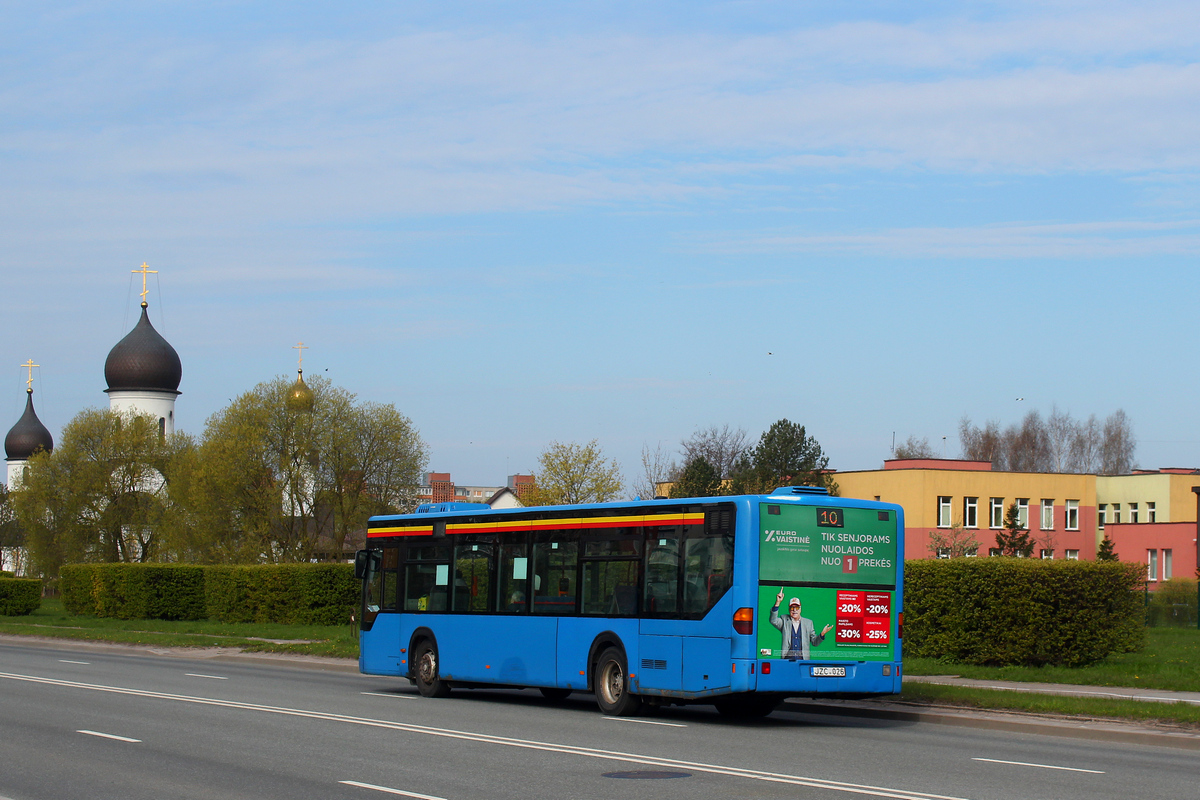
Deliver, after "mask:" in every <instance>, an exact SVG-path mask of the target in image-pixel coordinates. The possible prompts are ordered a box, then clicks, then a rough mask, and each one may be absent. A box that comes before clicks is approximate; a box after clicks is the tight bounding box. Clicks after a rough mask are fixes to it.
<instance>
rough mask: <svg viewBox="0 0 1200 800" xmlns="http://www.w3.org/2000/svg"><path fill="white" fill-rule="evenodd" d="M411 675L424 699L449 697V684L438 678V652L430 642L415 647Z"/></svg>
mask: <svg viewBox="0 0 1200 800" xmlns="http://www.w3.org/2000/svg"><path fill="white" fill-rule="evenodd" d="M413 674H414V675H415V676H416V679H417V691H418V692H420V693H421V694H422V695H424V696H425V697H447V696H449V694H450V684H448V683H446V682H445V681H444V680H442V679H441V678H440V677H439V676H438V652H437V647H436V646H434V645H433V643H432V642H421V643H420V644H419V645H417V652H416V657H415V658H413Z"/></svg>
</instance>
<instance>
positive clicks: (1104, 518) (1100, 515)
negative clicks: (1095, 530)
mask: <svg viewBox="0 0 1200 800" xmlns="http://www.w3.org/2000/svg"><path fill="white" fill-rule="evenodd" d="M1106 522H1108V503H1101V504H1100V505H1098V506H1096V525H1097V527H1099V528H1100V530H1104V523H1106Z"/></svg>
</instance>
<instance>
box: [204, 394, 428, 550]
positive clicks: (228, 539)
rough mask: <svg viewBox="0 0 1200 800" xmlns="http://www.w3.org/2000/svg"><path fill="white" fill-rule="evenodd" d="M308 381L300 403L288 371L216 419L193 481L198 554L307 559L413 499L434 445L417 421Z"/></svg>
mask: <svg viewBox="0 0 1200 800" xmlns="http://www.w3.org/2000/svg"><path fill="white" fill-rule="evenodd" d="M301 386H302V385H301ZM307 388H308V390H310V391H311V398H310V400H311V402H306V403H299V404H298V403H296V402H295V401H294V396H295V390H296V389H297V383H296V382H292V381H290V380H289V379H288V378H286V377H282V376H281V377H278V378H275V379H274V380H272V381H268V382H265V383H261V384H259V385H258V386H256V387H255V388H254V389H253V390H251V391H249V392H246V393H245V394H243V395H242V396H240V397H239V398H237V399H236V400H235V401H234V402H233V403H232V404H231V405H229V406H227V407H226V408H225V409H223V410H222V411H220V412H218V413H217V414H215V415H214V416H213V417H212V418H211V419H209V421H208V424H207V425H206V427H205V431H204V435H203V437H202V438H201V442H200V446H199V448H198V451H197V457H196V460H195V461H196V463H195V469H194V473H193V474H192V476H191V480H190V481H189V486H188V489H189V491H188V499H189V503H188V507H189V511H190V513H191V516H192V525H191V528H190V530H191V536H190V538H189V539H188V541H187V542H186V544H185V546H183V547H182V548H181V549H182V550H183V551H184V552H186V554H187V557H189V558H190V559H191V560H196V561H201V562H216V563H236V562H243V563H257V562H260V561H269V562H286V561H307V560H309V559H311V558H312V557H313V556H314V555H315V554H316V553H317V552H318V550H322V551H328V552H333V553H340V552H342V550H343V549H344V546H345V541H346V537H347V535H348V534H349V533H350V532H352V531H356V530H361V529H362V528H364V527H365V525H366V520H367V517H368V516H370V515H371V514H378V513H397V512H401V511H406V510H411V509H412V508H413V507H414V506H415V503H416V490H417V487H418V486H419V484H420V479H421V473H422V472H423V471H424V469H425V465H426V463H427V454H426V448H425V444H424V442H422V441H421V438H420V435H419V434H418V433H417V430H416V428H414V427H413V425H412V422H411V421H410V420H409V419H408V418H407V417H405V416H404V415H403V414H401V413H400V412H399V411H397V410H396V408H395V407H394V406H392V405H389V404H375V403H362V404H360V403H356V402H355V400H356V398H355V396H354V395H353V394H352V393H350V392H348V391H346V390H345V389H342V388H340V387H335V386H333V385H332V384H331V383H330V382H329V381H328V380H325V379H323V378H320V377H317V378H314V379H311V380H310V383H309V386H308V387H307Z"/></svg>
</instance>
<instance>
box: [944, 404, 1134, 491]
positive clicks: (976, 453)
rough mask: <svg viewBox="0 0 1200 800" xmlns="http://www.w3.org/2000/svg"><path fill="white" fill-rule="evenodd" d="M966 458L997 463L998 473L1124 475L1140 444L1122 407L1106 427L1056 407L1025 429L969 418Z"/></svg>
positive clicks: (964, 432) (1024, 423)
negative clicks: (974, 422)
mask: <svg viewBox="0 0 1200 800" xmlns="http://www.w3.org/2000/svg"><path fill="white" fill-rule="evenodd" d="M958 438H959V443H960V445H961V447H962V454H963V458H966V459H970V460H976V461H991V462H992V469H994V470H996V471H998V472H1000V471H1008V472H1071V473H1077V474H1089V473H1098V474H1101V475H1120V474H1123V473H1127V472H1129V471H1130V470H1132V469H1133V463H1134V462H1133V454H1134V452H1135V451H1136V450H1137V442H1136V440H1135V438H1134V435H1133V425H1132V423H1131V422H1130V420H1129V418H1128V417H1127V416H1126V414H1125V412H1124V411H1122V410H1120V409H1118V410H1117V411H1115V412H1113V413H1112V414H1111V415H1110V416H1109V417H1108V418H1107V419H1106V420H1105V421H1104V425H1103V427H1102V426H1101V425H1100V423H1099V422H1097V421H1096V417H1095V415H1094V414H1093V415H1092V416H1090V417H1089V418H1088V419H1087V420H1086V421H1079V422H1077V421H1075V420H1074V419H1073V418H1072V417H1071V415H1070V414H1068V413H1066V412H1063V411H1059V410H1058V407H1057V406H1055V407H1054V408H1053V409H1052V411H1051V412H1050V417H1049V418H1048V419H1047V420H1043V419H1042V417H1041V415H1040V414H1039V413H1038V412H1037V411H1030V412H1029V413H1027V414H1026V415H1025V417H1024V418H1023V419H1022V420H1021V424H1020V425H1010V426H1009V427H1008V428H1005V429H1004V430H1001V429H1000V425H999V423H997V422H994V421H989V422H988V423H987V425H986V426H985V427H983V428H979V427H977V426H975V425H972V424H971V421H970V419H968V418H967V417H963V418H962V420H961V421H960V422H959V428H958Z"/></svg>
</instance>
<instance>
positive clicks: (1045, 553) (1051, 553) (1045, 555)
mask: <svg viewBox="0 0 1200 800" xmlns="http://www.w3.org/2000/svg"><path fill="white" fill-rule="evenodd" d="M1042 558H1054V551H1053V550H1043V551H1042Z"/></svg>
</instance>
